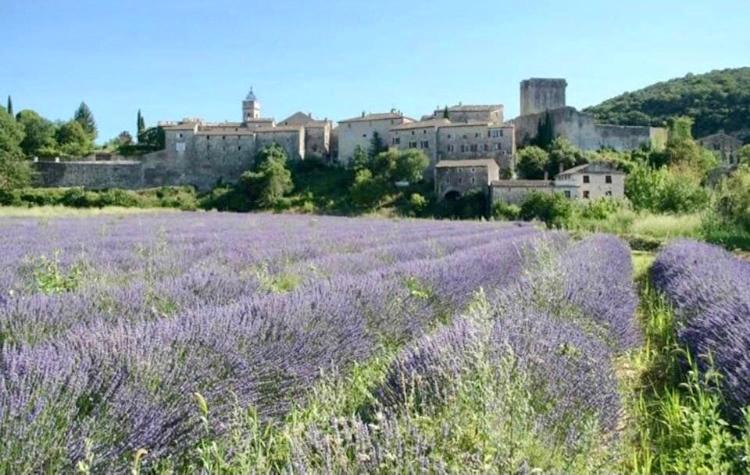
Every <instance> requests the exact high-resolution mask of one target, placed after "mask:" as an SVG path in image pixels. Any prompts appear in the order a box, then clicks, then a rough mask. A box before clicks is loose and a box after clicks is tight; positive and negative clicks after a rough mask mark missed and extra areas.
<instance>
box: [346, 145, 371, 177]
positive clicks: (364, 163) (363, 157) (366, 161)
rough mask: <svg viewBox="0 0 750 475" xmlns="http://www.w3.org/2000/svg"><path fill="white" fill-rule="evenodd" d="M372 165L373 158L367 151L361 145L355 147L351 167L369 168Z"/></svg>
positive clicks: (356, 168) (358, 168) (355, 168)
mask: <svg viewBox="0 0 750 475" xmlns="http://www.w3.org/2000/svg"><path fill="white" fill-rule="evenodd" d="M371 166H372V160H371V158H370V156H369V155H367V152H365V151H364V149H362V147H360V146H359V145H357V146H356V147H354V155H353V156H352V161H351V167H352V168H353V169H354V170H357V171H358V170H364V169H369V168H370V167H371Z"/></svg>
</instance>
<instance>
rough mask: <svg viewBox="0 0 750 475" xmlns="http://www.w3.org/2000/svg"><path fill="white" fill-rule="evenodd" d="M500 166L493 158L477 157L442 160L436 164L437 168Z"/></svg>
mask: <svg viewBox="0 0 750 475" xmlns="http://www.w3.org/2000/svg"><path fill="white" fill-rule="evenodd" d="M493 165H494V166H496V167H497V166H498V165H497V162H495V160H493V159H491V158H475V159H468V160H441V161H439V162H438V163H437V165H435V168H461V167H486V166H493Z"/></svg>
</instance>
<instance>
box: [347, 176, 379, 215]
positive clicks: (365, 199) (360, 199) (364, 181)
mask: <svg viewBox="0 0 750 475" xmlns="http://www.w3.org/2000/svg"><path fill="white" fill-rule="evenodd" d="M349 191H350V193H351V197H352V202H353V203H354V204H355V205H356V206H359V207H360V208H371V207H373V206H375V205H377V204H378V202H379V201H380V200H381V199H382V198H383V196H385V194H386V193H388V183H386V182H385V181H384V180H383V179H382V178H380V177H375V176H373V174H372V172H371V171H370V170H367V169H364V170H359V171H358V172H357V173H356V175H355V176H354V184H353V185H352V187H351V188H350V190H349Z"/></svg>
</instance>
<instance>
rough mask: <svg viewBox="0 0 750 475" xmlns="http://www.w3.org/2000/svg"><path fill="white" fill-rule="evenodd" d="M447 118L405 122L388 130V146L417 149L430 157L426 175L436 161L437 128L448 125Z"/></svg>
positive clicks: (428, 174) (400, 148) (398, 148)
mask: <svg viewBox="0 0 750 475" xmlns="http://www.w3.org/2000/svg"><path fill="white" fill-rule="evenodd" d="M449 124H450V121H449V120H448V119H429V120H423V121H419V122H406V123H403V124H401V125H397V126H395V127H393V128H391V129H390V130H389V136H390V147H391V148H395V149H397V150H409V149H417V150H421V151H422V152H424V154H425V155H427V158H429V159H430V165H429V169H428V171H427V174H426V176H430V174H431V171H432V168H433V167H434V166H435V164H436V163H437V161H438V158H437V157H438V130H439V129H440V127H443V126H446V125H449Z"/></svg>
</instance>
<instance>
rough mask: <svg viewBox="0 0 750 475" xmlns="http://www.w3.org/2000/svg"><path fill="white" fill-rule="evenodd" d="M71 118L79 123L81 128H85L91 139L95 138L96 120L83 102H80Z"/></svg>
mask: <svg viewBox="0 0 750 475" xmlns="http://www.w3.org/2000/svg"><path fill="white" fill-rule="evenodd" d="M73 118H74V119H75V121H76V122H78V123H80V124H81V126H82V127H83V130H85V131H86V133H87V134H88V135H89V137H91V140H94V139H95V138H96V121H95V120H94V114H93V113H92V112H91V109H89V106H87V105H86V103H85V102H81V105H80V106H78V109H77V110H76V113H75V115H74V117H73Z"/></svg>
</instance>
